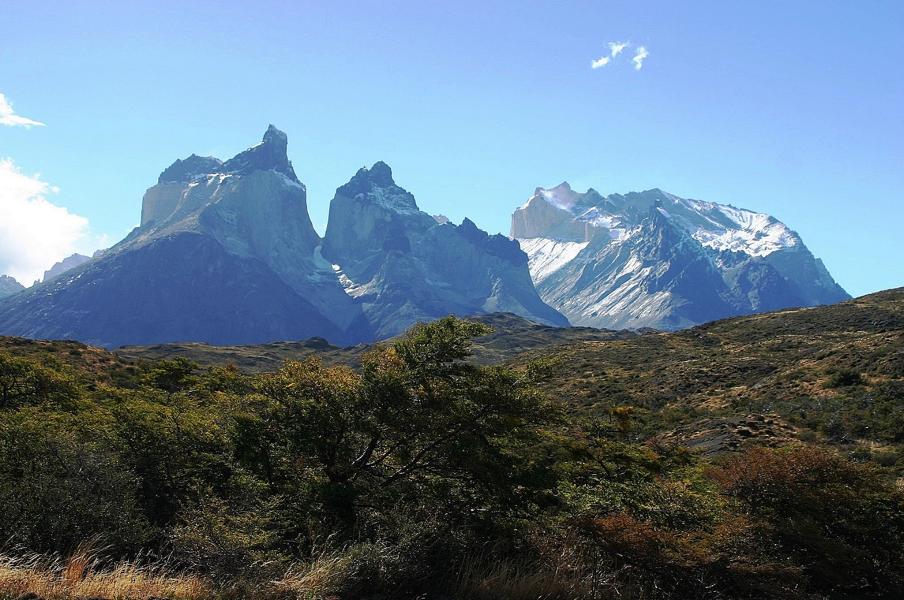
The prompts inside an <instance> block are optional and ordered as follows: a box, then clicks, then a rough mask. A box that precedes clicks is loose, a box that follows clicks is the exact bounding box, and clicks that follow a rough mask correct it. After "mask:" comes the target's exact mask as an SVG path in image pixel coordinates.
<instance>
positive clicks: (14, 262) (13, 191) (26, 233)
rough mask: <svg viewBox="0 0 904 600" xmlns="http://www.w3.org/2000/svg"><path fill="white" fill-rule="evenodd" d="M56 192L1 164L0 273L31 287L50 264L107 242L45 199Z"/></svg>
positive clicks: (9, 163) (81, 220)
mask: <svg viewBox="0 0 904 600" xmlns="http://www.w3.org/2000/svg"><path fill="white" fill-rule="evenodd" d="M58 191H59V190H58V189H57V188H56V187H54V186H52V185H50V184H49V183H47V182H45V181H43V180H42V179H41V178H40V176H38V175H33V176H29V175H26V174H24V173H22V172H21V171H20V170H19V169H18V168H17V167H16V165H15V164H14V163H13V161H12V160H10V159H0V274H5V275H10V276H12V277H15V278H16V279H17V280H18V281H19V282H20V283H22V284H23V285H30V284H31V283H32V282H33V281H35V280H37V279H39V278H40V277H41V275H43V273H44V271H45V270H46V269H49V268H50V267H51V266H53V264H54V263H55V262H57V261H59V260H61V259H63V258H65V257H67V256H69V255H71V254H73V253H75V252H81V253H83V254H90V253H91V252H92V251H94V250H95V249H97V248H98V247H101V246H102V245H103V244H105V243H106V241H107V240H106V238H105V237H103V236H96V235H93V234H92V233H91V228H90V226H89V223H88V219H86V218H85V217H82V216H80V215H76V214H73V213H71V212H69V210H68V209H66V208H65V207H62V206H58V205H56V204H54V203H52V202H50V201H49V200H47V196H49V195H52V194H56V193H57V192H58Z"/></svg>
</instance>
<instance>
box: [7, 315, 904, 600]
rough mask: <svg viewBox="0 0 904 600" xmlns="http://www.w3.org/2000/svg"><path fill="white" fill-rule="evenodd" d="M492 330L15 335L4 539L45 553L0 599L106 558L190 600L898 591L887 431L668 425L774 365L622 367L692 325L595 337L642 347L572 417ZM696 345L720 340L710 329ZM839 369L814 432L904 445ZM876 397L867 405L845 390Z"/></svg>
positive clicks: (538, 367) (461, 325) (555, 379)
mask: <svg viewBox="0 0 904 600" xmlns="http://www.w3.org/2000/svg"><path fill="white" fill-rule="evenodd" d="M487 335H488V329H487V327H486V326H485V325H482V324H479V323H475V322H469V321H463V320H460V319H456V318H452V317H449V318H446V319H441V320H439V321H436V322H434V323H431V324H428V325H419V326H417V327H415V328H413V329H412V330H411V331H410V332H409V333H408V334H407V335H405V336H404V337H402V338H400V339H398V340H396V341H395V342H394V343H391V344H387V345H384V346H381V347H377V348H372V349H370V350H369V351H367V352H365V353H361V354H359V356H358V359H357V363H356V366H355V367H351V366H343V365H339V364H327V363H325V362H321V361H320V360H318V359H317V358H316V357H307V358H305V359H304V360H300V361H288V362H286V363H285V364H284V365H283V366H282V367H281V368H280V369H278V370H276V371H273V372H267V373H258V374H244V373H242V372H240V371H239V370H237V369H236V368H234V367H232V366H229V365H226V366H218V367H207V368H201V367H199V366H198V365H197V364H195V363H193V362H190V361H187V360H182V359H176V360H164V361H154V362H144V363H138V364H134V365H131V364H121V363H118V362H116V361H115V360H114V361H111V360H108V358H106V357H104V356H103V355H102V354H99V353H97V352H95V351H94V350H92V349H89V348H84V349H78V348H74V347H70V346H68V345H67V346H61V348H65V350H64V351H54V346H52V345H47V343H37V342H36V343H35V345H34V346H30V345H27V344H25V343H24V342H16V344H15V345H12V346H8V347H7V350H4V351H0V391H2V398H3V402H2V404H0V539H3V540H8V542H7V543H8V548H9V553H12V552H15V553H17V554H19V555H20V556H25V557H37V556H45V555H44V554H41V555H38V554H33V553H47V554H46V556H49V557H51V558H47V559H44V558H41V559H38V558H33V559H31V558H30V559H28V560H26V561H25V562H22V561H23V560H25V559H13V558H8V559H2V560H0V573H6V574H5V575H2V577H0V597H3V595H4V594H7V595H9V594H12V593H13V591H14V592H15V597H18V596H19V595H20V594H21V593H23V591H25V590H26V589H29V591H32V590H34V591H37V590H45V591H46V595H47V597H67V596H65V594H68V593H70V592H71V591H72V590H77V589H82V588H79V587H78V586H82V587H83V588H84V589H89V588H88V587H85V586H88V584H87V583H85V582H87V581H88V580H89V579H90V580H91V581H92V582H94V583H92V584H91V585H93V586H95V587H90V589H92V590H95V591H96V596H97V597H112V596H114V595H115V594H116V593H117V592H115V589H131V588H129V587H128V586H129V585H131V584H129V583H128V582H125V581H124V582H122V583H121V584H120V583H116V579H115V578H116V577H118V575H115V573H120V574H121V576H122V577H127V578H128V577H131V578H132V579H131V580H130V581H133V582H137V583H135V585H136V586H138V587H141V586H146V587H141V589H148V590H151V589H153V590H158V592H159V595H161V596H170V597H185V598H189V597H190V598H201V597H204V598H213V597H217V596H219V597H260V598H273V599H274V600H275V599H277V598H280V599H282V598H327V597H334V598H367V597H372V598H378V597H383V598H385V597H392V598H416V597H425V598H435V597H437V598H449V597H450V594H451V597H458V598H463V599H464V598H563V599H564V598H587V599H599V598H614V597H627V598H754V597H770V598H773V597H777V598H782V597H787V598H801V599H804V598H816V597H833V598H834V597H838V598H845V597H850V598H860V597H876V598H880V597H892V596H893V595H894V594H899V595H900V593H901V592H902V587H901V586H902V581H904V579H902V573H901V564H904V556H902V554H901V548H902V547H904V504H902V498H901V492H900V490H899V489H897V488H896V487H895V485H894V484H893V483H892V482H891V479H890V477H889V471H888V470H883V469H882V468H880V467H877V466H875V464H874V463H880V462H882V463H885V464H887V465H888V467H889V468H892V467H894V466H895V465H896V464H897V463H899V462H901V461H899V460H897V457H898V456H899V454H898V452H897V450H896V448H897V447H896V446H894V445H889V446H888V447H887V448H886V447H879V446H877V447H875V448H874V449H872V450H870V451H869V452H867V453H866V454H864V455H863V456H861V455H860V454H854V453H850V452H847V453H845V452H838V451H835V450H829V451H827V450H825V449H820V448H817V447H816V446H815V444H824V443H825V440H826V439H828V440H829V441H830V442H831V440H834V439H836V438H835V437H828V438H826V437H823V434H817V433H815V431H816V429H814V430H813V431H814V433H813V436H812V437H811V439H810V442H811V443H812V444H814V446H803V445H801V444H800V443H799V442H797V441H795V440H793V439H790V440H788V441H786V443H785V445H786V446H789V447H788V448H785V449H778V450H775V449H764V448H759V447H758V446H757V445H756V443H754V444H753V446H752V447H749V448H748V447H747V446H740V445H739V446H737V448H736V449H737V450H738V451H737V452H734V453H729V455H727V456H725V455H724V451H723V450H722V449H721V448H720V449H719V451H718V452H715V453H713V454H706V453H694V452H690V451H688V450H687V448H685V447H683V446H682V445H681V444H680V443H675V440H674V438H673V437H672V438H670V437H668V436H667V435H666V433H664V432H667V431H668V430H670V429H673V428H675V427H676V426H680V425H681V424H682V423H683V422H684V421H685V420H692V421H693V420H695V419H700V418H702V417H704V416H705V417H707V418H710V417H712V415H711V414H707V413H705V412H704V411H705V409H703V408H699V407H694V408H689V407H681V406H679V405H676V404H674V403H673V402H672V400H671V398H672V396H676V397H677V396H680V395H681V394H697V393H704V392H705V393H709V392H707V390H709V389H710V387H711V386H712V385H713V382H712V380H711V379H710V378H712V377H716V378H718V377H725V378H726V379H725V380H724V381H725V382H726V383H724V386H728V385H729V382H732V381H733V382H736V383H737V382H740V381H745V380H746V379H745V378H747V377H752V376H753V375H751V374H755V376H756V377H759V378H760V379H762V377H763V376H764V374H766V375H768V376H769V377H772V376H773V375H774V373H776V367H775V365H772V364H767V363H768V361H767V360H766V359H764V358H763V357H760V358H755V359H751V360H750V361H749V364H746V365H740V364H738V365H736V366H735V367H733V368H732V369H728V368H727V367H726V366H725V365H722V366H719V365H718V364H716V363H715V362H714V363H713V364H711V365H710V366H709V368H711V369H712V371H711V372H709V373H708V374H705V375H706V376H705V377H704V374H703V372H702V371H700V370H696V371H694V376H693V377H690V378H688V377H689V376H688V373H687V372H681V373H678V374H679V375H680V379H679V380H677V381H670V380H669V379H668V377H669V376H672V375H675V373H676V371H672V372H671V373H658V372H653V371H651V372H644V373H643V374H640V373H633V374H632V373H630V372H629V371H628V369H627V366H626V365H627V364H628V363H629V362H630V361H633V360H636V359H637V357H636V356H633V355H632V353H635V352H640V353H641V354H643V352H641V350H643V351H644V352H645V351H647V350H649V351H650V352H648V353H647V354H646V355H644V356H646V359H645V360H647V364H646V366H645V368H646V369H650V366H649V363H650V361H652V362H654V363H655V361H657V360H660V358H661V359H662V360H665V358H663V357H665V356H666V355H668V354H669V353H675V352H678V353H679V354H680V353H681V352H685V351H686V350H687V348H686V347H684V346H683V345H682V344H684V342H685V341H686V340H684V338H679V339H675V338H671V341H667V340H665V341H664V340H663V338H662V336H636V339H635V338H630V339H627V338H626V339H618V340H613V341H610V342H592V343H593V344H614V345H616V346H618V348H619V349H618V352H624V353H626V354H621V355H618V354H617V352H616V354H610V353H609V352H610V350H599V348H601V347H602V346H596V348H597V351H598V356H604V357H605V358H606V360H605V361H602V362H600V364H594V365H592V366H591V365H589V364H588V365H583V364H582V365H580V367H579V371H580V370H582V369H585V367H586V370H590V369H591V368H592V369H599V370H602V371H605V376H604V377H603V378H601V379H595V380H594V381H596V384H595V385H596V387H594V388H593V393H594V394H604V395H605V398H606V401H605V402H600V406H597V408H601V407H602V405H603V404H605V406H606V408H605V410H578V411H575V410H570V408H571V407H569V406H568V405H566V404H564V403H563V402H562V401H561V399H562V398H563V397H564V396H566V395H567V394H566V392H567V390H568V389H570V388H569V387H568V386H566V385H564V384H563V383H562V381H563V380H562V369H563V368H565V366H568V363H567V361H564V360H563V359H564V358H565V357H563V356H562V355H560V354H556V355H554V356H543V357H540V358H541V360H539V361H526V360H522V361H519V363H518V364H515V365H512V366H499V365H495V366H486V365H480V364H479V363H477V362H475V361H474V360H472V358H473V357H472V356H471V355H470V352H471V348H472V345H471V344H472V340H474V339H475V338H477V337H480V336H487ZM680 335H684V334H680ZM706 335H707V336H709V342H707V344H709V345H708V346H707V347H710V346H711V345H712V344H711V342H712V341H713V339H715V337H717V336H716V335H715V334H714V333H713V332H708V333H706ZM720 335H721V334H720ZM644 338H649V340H650V341H643V342H642V343H641V342H638V341H637V340H638V339H639V340H643V339H644ZM632 340H633V341H632ZM695 343H696V342H695ZM65 344H68V343H65ZM632 344H634V346H632ZM638 344H640V346H638ZM663 345H665V346H663ZM716 345H718V344H716ZM668 346H671V347H668ZM639 347H641V349H640V350H639V349H638V348H639ZM607 348H608V346H607ZM76 350H78V352H75V351H76ZM557 352H558V351H557ZM573 356H574V355H572V357H573ZM773 356H774V355H773ZM886 358H887V357H886ZM672 360H674V357H673V358H672ZM877 360H884V359H881V358H880V359H877ZM736 362H739V361H736ZM843 362H851V361H850V360H849V357H848V358H845V359H844V361H843ZM854 362H856V361H854ZM671 364H673V365H674V364H675V363H671ZM896 364H897V363H895V362H894V360H891V361H890V362H888V363H887V365H886V363H882V365H886V366H881V367H877V368H879V369H885V370H887V371H888V373H893V372H894V369H895V368H897V367H896V366H895V365H896ZM563 365H564V366H563ZM888 365H891V366H888ZM569 368H572V369H573V368H574V365H573V364H572V365H571V366H570V367H569ZM675 368H677V367H675ZM682 368H691V367H688V366H687V365H684V367H682ZM693 368H694V369H699V368H702V367H700V366H699V365H697V366H696V367H693ZM833 368H834V367H833ZM849 368H851V369H855V372H857V373H864V374H865V377H864V378H863V380H862V381H861V382H860V383H857V384H845V385H844V386H842V387H837V388H835V387H827V386H826V385H825V383H826V381H827V379H826V378H827V376H828V374H829V373H830V371H829V370H828V369H827V368H825V365H822V366H820V370H819V371H818V373H817V374H814V375H813V379H814V382H815V383H816V384H818V385H814V386H813V387H812V389H813V390H817V389H818V390H820V391H821V392H820V393H823V394H825V397H823V398H822V400H821V402H822V403H823V404H822V405H821V406H822V408H821V409H820V410H823V411H825V413H820V414H821V415H822V414H829V411H830V410H831V414H832V415H834V416H833V419H834V420H832V421H830V420H829V419H826V420H824V421H823V420H820V421H819V422H818V423H817V426H818V427H823V428H824V429H826V430H828V429H832V428H834V429H832V431H834V432H835V433H834V434H832V435H834V436H838V437H839V438H843V437H844V436H850V435H852V434H853V432H856V431H857V429H856V427H857V423H858V418H859V416H860V415H861V414H864V413H866V412H870V411H871V415H872V416H871V417H870V419H871V420H868V421H866V422H867V423H868V424H869V426H870V427H873V428H872V429H870V430H869V434H870V435H871V436H873V437H874V438H875V439H882V440H888V441H889V443H890V444H891V443H893V442H894V440H896V439H897V440H898V441H900V439H899V438H896V437H895V436H900V434H901V431H902V430H904V428H901V427H898V425H896V424H899V422H900V419H901V418H902V416H901V415H902V413H900V406H899V405H900V393H899V392H900V389H899V387H900V385H901V384H900V382H899V381H898V380H896V379H894V377H891V376H888V375H884V376H883V377H884V378H880V377H878V376H877V375H876V372H877V371H876V368H874V367H872V366H870V365H869V364H856V365H853V366H850V367H849ZM581 372H583V371H581ZM831 372H835V371H831ZM884 372H885V371H883V373H884ZM769 374H772V375H769ZM635 375H636V376H637V377H636V378H634V376H635ZM809 376H810V375H801V377H809ZM576 379H580V377H576ZM568 385H569V386H570V385H572V384H571V383H569V384H568ZM557 386H558V387H557ZM642 386H648V387H647V389H648V390H649V393H648V394H646V395H644V394H641V393H639V390H640V389H642ZM860 394H863V395H864V396H859V395H860ZM866 395H868V397H869V402H870V404H869V405H868V407H866V408H862V407H861V406H860V404H857V403H852V402H850V401H849V400H850V398H852V397H858V398H866ZM896 403H897V404H896ZM813 410H815V409H813ZM810 414H812V412H811V413H808V416H807V417H804V418H809V415H810ZM725 418H726V419H727V418H728V417H725ZM744 423H746V424H745V425H744V427H748V426H749V427H754V428H755V427H757V426H759V425H757V423H762V424H763V426H764V427H766V426H771V425H769V420H763V421H757V420H756V419H751V420H749V421H744ZM833 423H837V425H833ZM713 430H714V431H717V433H718V432H722V431H724V428H722V429H719V427H717V426H715V425H714V426H713ZM719 435H721V433H719ZM751 435H752V434H751ZM826 435H828V433H827V434H826ZM751 439H752V440H753V441H754V442H757V441H760V440H759V439H758V438H756V436H753V435H752V437H751ZM832 443H834V442H832ZM839 443H840V442H839ZM858 461H859V462H858ZM86 541H94V543H95V544H97V545H99V547H103V549H104V551H103V556H101V555H99V554H98V555H97V556H95V555H93V554H92V556H94V558H92V559H91V561H93V562H91V565H89V566H83V567H81V568H80V569H81V570H80V571H79V572H80V573H81V574H80V575H77V576H74V578H73V579H72V580H71V581H70V580H67V579H66V577H67V576H66V575H65V573H64V571H66V569H64V568H63V567H62V566H60V565H62V564H63V563H64V562H65V561H61V560H60V559H56V558H52V557H55V556H63V555H67V554H69V553H72V556H73V557H76V558H74V559H73V561H75V562H72V561H70V562H72V564H76V563H78V564H81V563H79V561H78V560H76V559H77V557H79V556H82V557H83V556H86V553H85V552H84V551H83V550H79V548H80V545H82V544H83V543H85V542H86ZM81 547H82V548H84V547H83V546H81ZM148 555H152V556H167V557H168V562H167V563H166V568H165V569H162V568H161V569H162V570H158V571H154V570H153V569H151V571H148V572H146V571H143V570H142V567H141V564H140V560H141V557H145V556H148ZM28 561H31V562H28ZM130 561H131V562H130ZM136 561H138V562H136ZM154 564H162V563H154ZM4 569H5V571H4ZM41 577H43V578H44V580H43V583H42V584H41V585H40V586H39V585H38V583H36V582H37V580H38V579H39V578H41ZM180 578H181V579H180ZM180 580H181V581H183V583H184V585H182V584H180V583H179V581H180ZM4 582H6V583H4ZM27 582H31V583H27ZM79 582H82V583H79ZM101 582H102V583H101ZM118 585H119V586H121V587H120V588H117V587H116V586H118ZM4 586H7V587H4ZM23 586H25V587H23ZM103 586H107V587H105V588H103V589H101V588H102V587H103ZM136 589H137V588H136ZM10 590H13V591H10ZM104 590H106V591H104ZM111 590H113V591H111ZM39 593H45V592H39ZM72 593H75V592H72ZM54 594H56V595H54ZM155 594H157V592H155Z"/></svg>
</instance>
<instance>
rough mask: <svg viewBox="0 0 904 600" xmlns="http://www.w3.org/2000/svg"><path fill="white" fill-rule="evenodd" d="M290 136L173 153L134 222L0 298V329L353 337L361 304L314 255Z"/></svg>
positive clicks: (95, 336) (107, 340) (227, 337)
mask: <svg viewBox="0 0 904 600" xmlns="http://www.w3.org/2000/svg"><path fill="white" fill-rule="evenodd" d="M287 144H288V142H287V138H286V135H285V134H284V133H282V132H281V131H279V130H278V129H276V128H275V127H273V126H272V125H271V126H270V128H269V129H267V132H266V133H265V134H264V137H263V140H262V141H261V143H260V144H258V145H256V146H254V147H252V148H250V149H248V150H246V151H244V152H242V153H240V154H238V155H237V156H235V157H234V158H232V159H230V160H227V161H225V162H224V161H221V160H219V159H216V158H212V157H207V158H202V157H198V156H195V155H192V156H190V157H188V158H187V159H185V160H178V161H176V162H175V163H173V164H172V165H171V166H170V167H168V168H167V169H165V170H164V171H163V173H162V174H161V175H160V177H159V179H158V181H157V184H156V185H154V186H153V187H151V188H150V189H149V190H148V191H147V193H146V194H145V195H144V200H143V203H142V210H141V225H140V226H139V227H138V228H136V229H135V230H133V231H132V233H130V234H129V235H128V236H127V237H126V238H125V239H124V240H123V241H121V242H120V243H119V244H117V245H116V246H114V247H113V248H111V249H109V250H107V251H105V252H104V253H102V254H101V255H100V256H98V257H97V258H95V259H94V260H92V261H90V262H88V263H85V264H83V265H81V266H79V267H76V268H74V269H71V270H69V271H66V272H65V273H63V274H61V275H59V276H58V277H55V278H53V279H51V280H49V281H47V282H45V283H43V284H40V285H37V286H34V288H32V289H30V290H28V291H27V292H25V293H23V294H18V295H17V296H16V297H15V298H10V299H9V300H8V301H6V302H3V303H2V304H0V331H2V332H4V333H12V334H16V335H23V336H27V337H41V338H74V339H78V340H80V341H85V342H89V343H93V344H97V345H103V346H119V345H123V344H130V343H158V342H174V341H180V340H181V341H185V340H191V341H201V342H208V343H216V344H220V343H237V344H242V343H255V342H262V341H270V340H276V339H300V338H308V337H313V336H319V337H324V338H328V339H331V340H334V341H336V342H337V343H345V342H347V341H351V338H352V337H353V336H352V334H351V333H350V330H351V329H352V324H353V322H354V320H355V316H356V314H360V310H358V309H357V308H356V307H355V305H354V302H353V301H352V300H351V299H350V298H349V297H348V296H347V294H345V291H344V290H343V289H342V286H341V285H340V284H339V282H338V280H337V279H336V277H335V275H334V274H333V272H332V271H331V270H330V269H329V268H327V269H326V271H323V270H322V268H321V267H322V265H321V264H320V262H322V261H318V260H317V258H316V257H315V255H314V250H315V248H317V246H318V245H319V244H320V238H319V236H318V235H317V233H316V232H315V231H314V227H313V226H312V225H311V220H310V218H309V216H308V212H307V197H306V191H305V187H304V185H302V184H301V182H299V181H298V178H297V177H296V176H295V172H294V171H293V169H292V165H291V163H290V162H289V160H288V158H287V155H286V149H287Z"/></svg>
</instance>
